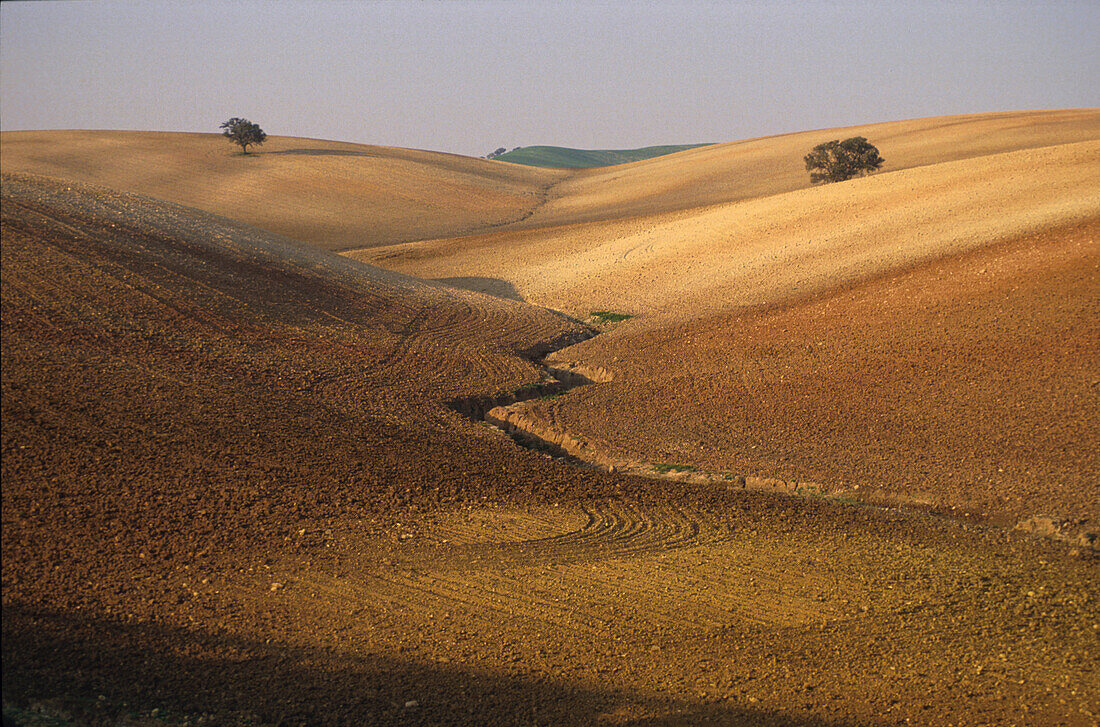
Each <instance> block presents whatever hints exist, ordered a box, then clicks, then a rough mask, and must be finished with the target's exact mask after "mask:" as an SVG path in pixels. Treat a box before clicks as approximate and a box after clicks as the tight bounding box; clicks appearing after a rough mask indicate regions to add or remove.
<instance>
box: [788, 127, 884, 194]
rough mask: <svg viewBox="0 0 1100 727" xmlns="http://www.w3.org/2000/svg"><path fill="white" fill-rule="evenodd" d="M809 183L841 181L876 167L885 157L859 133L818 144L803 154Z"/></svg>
mask: <svg viewBox="0 0 1100 727" xmlns="http://www.w3.org/2000/svg"><path fill="white" fill-rule="evenodd" d="M805 160H806V171H808V172H809V173H810V183H811V184H818V183H819V182H826V183H828V182H843V181H844V180H846V179H851V178H852V177H861V176H863V175H864V174H870V173H871V172H875V171H878V168H879V167H881V166H882V163H883V162H884V161H885V160H884V159H883V158H882V157H881V156H879V153H878V149H876V148H875V147H874V145H872V144H870V143H868V141H867V140H866V139H864V138H863V137H862V136H853V137H852V138H850V139H845V140H844V141H827V142H825V143H824V144H818V145H817V146H815V147H814V148H813V150H811V151H810V153H809V154H807V155H806V157H805Z"/></svg>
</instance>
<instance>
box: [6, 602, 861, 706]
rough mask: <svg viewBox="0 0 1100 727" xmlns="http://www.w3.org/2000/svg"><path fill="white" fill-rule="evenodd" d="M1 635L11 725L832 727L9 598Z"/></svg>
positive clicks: (335, 647) (462, 667) (336, 647)
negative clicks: (52, 608)
mask: <svg viewBox="0 0 1100 727" xmlns="http://www.w3.org/2000/svg"><path fill="white" fill-rule="evenodd" d="M3 632H4V633H3V663H4V669H3V693H4V716H5V720H4V723H5V724H10V723H12V722H14V723H16V724H19V723H21V722H24V721H30V720H29V719H28V717H33V716H34V711H33V710H34V709H36V708H40V707H45V711H46V712H47V713H48V714H51V715H53V716H55V717H61V718H62V719H63V720H64V721H62V722H61V723H62V724H65V723H72V724H93V725H94V724H114V723H119V722H123V721H125V722H126V723H133V724H145V723H146V721H142V720H153V721H152V722H150V723H156V724H164V723H168V724H178V723H182V722H185V721H189V722H191V723H194V720H195V719H196V718H197V717H198V716H200V715H206V718H205V719H204V720H203V721H204V722H206V723H209V724H220V725H232V724H239V725H257V724H265V725H266V724H278V725H343V724H360V725H373V724H392V725H467V724H469V725H475V724H476V725H488V724H492V725H592V724H596V723H612V724H617V725H634V726H636V727H656V726H657V725H670V726H671V725H683V724H707V725H711V724H730V725H734V724H735V725H769V726H771V727H839V725H840V723H835V722H825V721H820V720H806V719H802V718H795V717H789V716H784V715H779V714H772V713H763V712H759V711H751V710H747V709H744V708H742V707H739V706H737V705H731V704H727V703H720V704H703V705H700V704H690V703H686V702H679V701H675V700H671V699H658V698H652V697H646V698H643V697H637V696H632V695H630V694H623V693H621V692H612V691H608V692H603V691H596V690H590V689H585V688H581V687H574V686H571V685H569V684H565V683H561V682H551V681H548V680H541V679H538V678H531V677H528V676H511V675H497V674H487V673H485V672H481V671H476V670H474V669H471V668H468V667H464V666H461V665H456V664H438V663H417V662H413V661H409V660H404V659H401V658H399V657H396V656H394V655H390V654H349V653H347V652H348V650H349V649H347V648H345V647H343V646H329V647H303V646H294V645H287V644H282V643H262V642H260V641H252V640H248V639H245V638H241V637H239V636H234V635H217V634H210V633H202V632H194V631H188V630H185V629H181V628H177V627H167V626H158V625H154V624H147V623H146V624H138V625H134V624H124V623H120V622H117V621H111V620H103V619H97V618H89V617H83V616H79V615H74V614H57V613H46V612H42V611H36V610H33V609H30V608H26V607H22V606H20V605H16V604H8V605H6V606H5V607H4V620H3ZM348 646H352V645H348ZM352 648H354V647H352ZM153 710H157V712H153ZM154 718H155V719H154ZM134 720H139V721H138V722H134Z"/></svg>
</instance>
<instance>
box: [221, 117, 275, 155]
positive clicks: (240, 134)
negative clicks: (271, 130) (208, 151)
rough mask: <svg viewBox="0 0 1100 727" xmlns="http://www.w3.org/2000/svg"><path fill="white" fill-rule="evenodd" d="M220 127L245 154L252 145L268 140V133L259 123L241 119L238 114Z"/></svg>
mask: <svg viewBox="0 0 1100 727" xmlns="http://www.w3.org/2000/svg"><path fill="white" fill-rule="evenodd" d="M218 128H220V129H222V136H224V137H225V138H227V139H229V140H230V141H231V142H233V143H234V144H237V145H238V146H240V147H241V151H242V152H244V153H245V154H247V153H248V147H249V146H250V145H253V144H256V145H259V144H263V143H264V142H265V141H266V140H267V134H265V133H264V130H263V129H261V128H260V126H259V124H253V123H252V122H251V121H249V120H248V119H241V118H238V117H236V116H234V117H233V118H231V119H230V120H229V121H226V122H225V123H223V124H222V125H221V126H220V127H218Z"/></svg>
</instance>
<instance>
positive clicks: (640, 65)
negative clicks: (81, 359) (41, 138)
mask: <svg viewBox="0 0 1100 727" xmlns="http://www.w3.org/2000/svg"><path fill="white" fill-rule="evenodd" d="M1098 47H1100V0H1083V1H1079V2H1073V1H1071V0H1063V1H1057V0H1053V1H1050V2H1044V1H1043V0H1022V1H1020V2H1007V1H1005V2H977V1H968V2H920V1H919V0H898V1H897V2H894V1H891V0H878V1H874V2H843V1H840V0H837V1H835V2H815V1H814V0H801V1H799V2H689V1H686V0H684V1H680V2H676V1H671V0H667V1H664V2H645V1H638V0H635V1H632V2H581V1H579V0H575V1H572V2H566V1H562V2H550V1H548V0H540V1H532V2H523V1H521V0H515V1H514V2H494V1H485V2H473V1H465V0H421V1H419V2H413V1H407V2H344V3H341V2H330V1H323V0H314V1H299V2H291V1H289V0H283V1H280V0H272V1H269V2H250V1H247V0H236V1H235V0H220V1H218V2H195V1H186V2H149V1H146V2H96V1H94V0H85V1H80V2H4V3H2V4H0V128H2V129H4V130H14V129H56V128H86V129H157V130H169V131H209V132H216V131H217V127H218V124H219V123H221V122H222V121H224V120H225V119H227V118H229V117H230V116H244V117H247V118H249V119H251V120H252V121H254V122H256V123H258V124H260V125H261V126H262V127H263V128H264V130H265V131H267V132H268V133H269V134H279V135H295V136H311V137H319V138H326V139H338V140H342V141H356V142H364V143H372V144H386V145H392V146H406V147H415V148H423V149H435V150H440V151H450V152H456V153H460V154H470V155H482V154H485V153H487V152H489V151H491V150H493V149H495V148H496V147H498V146H506V147H508V148H512V147H514V146H528V145H532V144H553V145H561V146H574V147H581V148H632V147H638V146H647V145H651V144H679V143H692V142H717V141H732V140H736V139H743V138H748V137H753V136H762V135H767V134H778V133H785V132H789V131H800V130H806V129H815V128H823V127H830V126H840V125H848V124H857V123H865V122H874V121H890V120H896V119H905V118H914V117H920V116H938V115H943V114H958V113H969V112H982V111H1005V110H1017V109H1044V108H1075V107H1077V108H1079V107H1095V106H1100V51H1098V50H1097V49H1098Z"/></svg>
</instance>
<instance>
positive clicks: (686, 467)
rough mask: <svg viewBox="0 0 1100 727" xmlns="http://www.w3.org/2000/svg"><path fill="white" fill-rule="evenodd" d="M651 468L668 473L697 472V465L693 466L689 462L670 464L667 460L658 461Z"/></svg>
mask: <svg viewBox="0 0 1100 727" xmlns="http://www.w3.org/2000/svg"><path fill="white" fill-rule="evenodd" d="M653 469H655V470H657V471H658V472H660V473H661V474H663V475H664V474H668V473H669V472H698V471H699V468H698V467H693V466H692V465H690V464H670V463H668V462H658V463H656V464H655V465H653Z"/></svg>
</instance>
